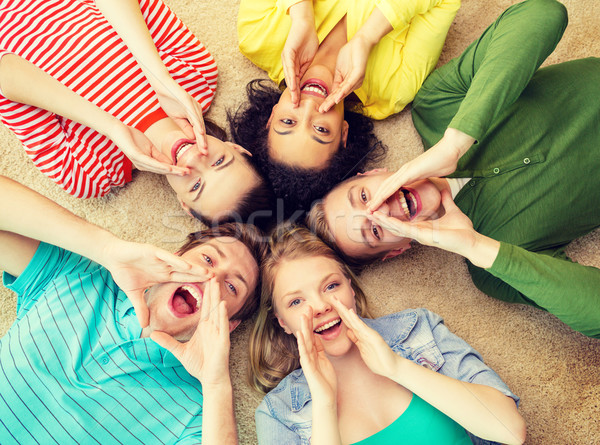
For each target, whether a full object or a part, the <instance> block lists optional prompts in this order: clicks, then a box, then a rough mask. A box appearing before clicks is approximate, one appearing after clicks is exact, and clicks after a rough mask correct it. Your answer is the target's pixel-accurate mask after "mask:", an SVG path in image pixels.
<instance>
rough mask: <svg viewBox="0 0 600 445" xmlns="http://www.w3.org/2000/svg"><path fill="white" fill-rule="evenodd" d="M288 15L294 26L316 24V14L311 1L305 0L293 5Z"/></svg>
mask: <svg viewBox="0 0 600 445" xmlns="http://www.w3.org/2000/svg"><path fill="white" fill-rule="evenodd" d="M288 14H289V16H290V18H291V19H292V24H294V23H310V24H311V26H314V24H315V12H314V9H313V5H312V1H310V0H303V1H300V2H298V3H295V4H293V5H292V6H290V7H289V9H288Z"/></svg>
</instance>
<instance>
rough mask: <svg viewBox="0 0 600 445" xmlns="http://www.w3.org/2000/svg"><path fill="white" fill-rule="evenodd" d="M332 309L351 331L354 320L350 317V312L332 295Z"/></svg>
mask: <svg viewBox="0 0 600 445" xmlns="http://www.w3.org/2000/svg"><path fill="white" fill-rule="evenodd" d="M331 301H332V303H333V307H334V308H335V310H336V311H337V313H338V315H339V316H340V318H341V319H342V321H343V322H344V324H345V325H346V327H347V328H349V329H353V328H354V327H355V323H356V322H355V320H354V319H353V318H352V316H351V312H350V310H349V309H348V308H347V307H346V305H344V304H343V303H342V302H341V301H340V300H338V298H337V297H336V296H335V295H334V296H333V298H332V300H331Z"/></svg>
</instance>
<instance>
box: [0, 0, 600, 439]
mask: <svg viewBox="0 0 600 445" xmlns="http://www.w3.org/2000/svg"><path fill="white" fill-rule="evenodd" d="M350 1H352V0H350ZM356 1H359V0H356ZM166 2H167V3H168V4H169V5H170V6H171V7H172V8H173V9H174V11H175V12H176V13H177V14H178V15H179V17H180V18H181V19H182V20H183V21H184V22H185V23H186V24H187V25H188V26H189V27H190V28H191V29H192V31H194V32H195V33H196V34H197V35H198V36H199V38H200V39H201V40H202V41H203V42H204V43H205V44H206V46H207V47H208V49H209V50H210V51H211V52H212V53H213V54H214V56H215V59H216V60H217V64H218V66H219V70H220V79H219V88H218V93H217V97H216V100H215V103H214V106H213V109H212V111H211V112H210V116H211V117H212V118H213V119H215V120H216V121H217V122H224V114H225V109H226V108H227V107H232V106H235V105H237V104H238V103H239V101H240V100H241V99H242V97H243V88H244V85H245V84H246V82H247V81H248V80H250V79H253V78H255V77H261V76H264V74H263V73H261V72H260V71H259V70H258V69H257V68H255V67H254V66H253V65H252V64H251V63H250V62H249V61H247V60H245V59H244V58H243V57H242V56H241V55H240V54H239V52H238V51H237V43H236V30H235V19H236V14H237V9H238V2H237V1H236V0H220V1H218V2H214V1H208V0H166ZM512 3H515V2H514V1H513V0H463V6H462V8H461V9H460V11H459V12H458V15H457V17H456V21H455V23H454V24H453V26H452V28H451V29H450V33H449V35H448V39H447V42H446V47H445V49H444V52H443V54H442V57H441V61H440V63H444V62H446V61H448V60H449V59H450V58H452V57H455V56H457V55H459V54H460V53H461V51H462V50H463V49H464V48H465V47H466V46H467V45H468V44H469V43H470V42H471V41H472V40H473V39H475V38H476V37H477V36H478V35H479V34H480V33H481V32H482V31H483V30H484V29H485V28H486V27H487V25H488V24H489V23H491V22H492V21H493V20H494V19H495V18H496V17H497V16H498V15H499V14H500V13H501V12H502V11H503V10H504V9H505V8H506V7H508V6H509V5H511V4H512ZM565 4H566V6H567V9H568V10H569V22H570V23H569V26H568V28H567V30H566V33H565V36H564V38H563V39H562V41H561V42H560V44H559V45H558V48H557V49H556V51H555V52H554V54H553V55H552V56H551V57H550V58H549V60H548V62H547V63H557V62H561V61H565V60H570V59H575V58H581V57H587V56H600V18H599V17H600V2H598V0H567V1H565ZM599 88H600V86H599ZM376 130H377V134H378V135H379V137H380V138H381V139H383V141H384V142H385V143H386V144H387V145H388V146H389V148H390V150H389V155H388V158H387V160H386V161H385V165H386V166H387V167H390V168H392V169H393V168H397V167H398V166H400V165H401V163H403V162H405V161H406V160H408V159H411V158H412V157H414V156H416V155H417V154H418V153H419V152H421V151H422V146H421V144H420V141H419V138H418V136H417V134H416V132H415V130H414V128H413V127H412V123H411V120H410V113H409V112H408V110H405V111H404V112H402V113H400V115H398V116H395V117H393V118H390V119H388V120H386V121H384V122H381V123H377V124H376ZM0 157H1V158H2V161H1V165H0V174H3V175H7V176H9V177H11V178H14V179H16V180H18V181H20V182H22V183H23V184H26V185H28V186H29V187H32V188H33V189H35V190H37V191H39V192H41V193H42V194H44V195H46V196H48V197H50V198H51V199H53V200H55V201H57V202H59V203H60V204H61V205H63V206H65V207H67V208H69V209H71V210H72V211H73V212H75V213H77V214H79V215H81V216H82V217H84V218H87V219H88V220H90V221H93V222H95V223H97V224H99V225H101V226H103V227H107V228H108V229H110V230H111V231H113V232H114V233H116V234H117V235H119V236H122V237H124V238H126V239H129V240H135V241H147V242H151V243H154V244H156V245H159V246H161V247H163V248H166V249H169V250H175V249H176V248H177V247H178V245H179V244H180V243H181V242H182V240H183V239H184V237H185V235H186V233H187V232H188V231H190V230H192V229H197V228H199V227H200V226H199V224H198V223H195V222H194V221H191V220H190V218H188V217H187V216H186V215H185V214H184V213H183V212H182V211H180V210H179V208H178V205H177V203H176V200H175V197H174V195H173V193H171V191H170V189H169V188H168V186H167V183H166V181H165V180H164V179H163V178H161V177H159V176H156V175H153V174H149V173H138V174H136V175H135V178H134V181H133V183H131V184H129V185H128V186H127V187H125V188H124V189H121V190H118V191H116V192H114V193H112V194H111V195H110V196H108V197H106V198H103V199H95V200H87V201H78V200H76V199H73V198H71V197H70V196H68V195H67V194H66V193H65V192H63V191H62V190H61V189H59V187H57V186H55V185H53V183H51V182H50V180H48V179H46V178H45V177H44V176H42V174H40V173H39V172H38V171H37V170H36V169H35V168H34V167H33V165H32V163H31V162H30V161H29V160H28V159H27V158H26V157H25V155H24V152H23V150H22V148H21V146H20V144H19V143H18V142H17V140H16V139H15V138H14V136H13V135H12V134H11V133H10V132H9V131H8V130H6V128H4V127H3V126H1V125H0ZM2 211H3V212H10V211H11V209H2ZM598 246H600V231H599V230H596V232H594V233H592V234H590V235H588V236H586V237H585V238H583V239H580V240H577V241H576V242H574V243H573V244H572V245H571V247H570V249H569V253H570V254H571V255H572V257H573V258H574V259H576V260H577V261H579V262H581V263H584V264H589V265H594V266H596V267H600V248H599V247H598ZM362 280H363V282H364V285H365V288H366V290H367V295H368V296H369V297H370V301H371V306H372V309H373V310H374V313H375V314H376V315H382V314H386V313H390V312H395V311H399V310H402V309H405V308H411V307H427V308H429V309H431V310H433V311H435V312H437V313H439V314H441V315H442V316H443V317H444V318H445V320H446V323H447V325H448V326H449V327H450V329H452V330H453V331H454V332H455V333H456V334H458V335H460V336H461V337H463V338H464V339H466V340H467V341H468V342H470V343H471V344H472V345H473V346H474V347H475V348H477V349H478V350H479V351H480V352H481V353H482V354H483V357H484V358H485V360H486V362H487V363H488V364H489V365H490V366H491V367H492V368H494V369H495V370H496V371H497V372H498V373H499V374H500V376H501V377H502V378H503V379H504V380H505V381H506V383H507V384H508V385H509V386H510V387H511V389H512V390H513V391H514V392H515V393H516V394H518V395H519V396H520V397H521V400H522V403H521V412H522V413H523V416H524V417H525V419H526V421H527V424H528V439H527V443H528V444H544V445H548V444H586V445H587V444H600V371H599V369H600V340H592V339H588V338H586V337H584V336H582V335H580V334H578V333H575V332H573V331H572V330H571V329H569V328H568V327H566V326H565V325H563V324H562V323H561V322H559V321H558V320H557V319H556V318H555V317H553V316H551V315H549V314H547V313H544V312H542V311H539V310H535V309H533V308H530V307H525V306H516V305H512V306H511V305H508V304H504V303H502V302H500V301H496V300H493V299H491V298H489V297H487V296H485V295H483V294H482V293H481V292H479V291H478V290H477V289H476V288H475V286H474V285H473V284H472V283H471V280H470V279H469V276H468V274H467V269H466V266H465V264H464V263H463V261H462V259H460V258H459V257H457V256H455V255H451V254H447V253H444V252H441V251H438V250H435V249H432V248H415V249H413V250H411V251H410V252H409V253H407V254H406V255H405V256H403V257H402V258H401V259H397V260H395V261H390V262H388V263H385V264H381V265H377V266H375V267H372V268H371V269H369V270H367V271H365V272H364V273H363V274H362ZM599 293H600V289H599ZM14 313H15V297H14V295H13V294H12V293H11V292H8V291H7V290H6V289H4V288H3V287H0V335H3V334H4V333H5V332H6V330H8V328H9V327H10V325H11V323H12V321H13V320H14ZM248 334H249V325H248V324H246V325H245V326H242V327H241V328H239V329H237V331H236V332H235V333H234V335H233V352H232V360H231V367H232V375H233V380H234V384H235V397H236V412H237V420H238V423H239V433H240V437H241V443H243V444H253V443H256V438H255V433H254V417H253V416H254V410H255V408H256V406H257V405H258V403H259V401H260V397H258V396H257V395H255V394H253V393H252V392H251V391H250V390H249V388H248V387H247V385H246V384H245V372H246V362H247V360H246V348H247V336H248Z"/></svg>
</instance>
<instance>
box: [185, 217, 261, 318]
mask: <svg viewBox="0 0 600 445" xmlns="http://www.w3.org/2000/svg"><path fill="white" fill-rule="evenodd" d="M220 237H230V238H235V239H236V240H238V241H240V242H241V243H242V244H244V246H246V247H247V248H248V250H249V251H250V254H251V255H252V257H253V258H254V259H255V260H256V264H257V265H258V269H259V270H260V268H261V265H262V262H263V260H264V257H265V254H266V251H267V245H266V242H265V237H264V235H263V233H262V232H261V231H260V230H259V229H257V228H256V227H254V226H252V225H249V224H241V223H227V224H222V225H220V226H215V227H211V228H208V229H205V230H200V231H199V232H194V233H190V234H189V235H188V238H187V241H186V242H185V244H184V245H183V246H181V248H180V249H179V251H178V252H177V253H178V254H179V255H182V254H184V253H185V252H187V251H189V250H192V249H193V248H194V247H198V246H200V245H202V244H204V243H207V242H209V241H210V240H212V239H215V238H220ZM257 289H260V276H259V277H258V280H257V284H256V288H255V289H252V292H251V293H250V295H248V298H247V299H246V301H245V302H244V305H243V306H242V307H241V308H240V309H239V310H238V311H237V312H236V313H235V314H233V315H232V316H230V317H229V319H230V320H240V321H244V320H246V319H248V318H250V317H251V316H252V314H254V312H256V309H257V308H258V300H259V299H258V298H257V292H256V291H257Z"/></svg>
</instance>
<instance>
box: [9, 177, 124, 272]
mask: <svg viewBox="0 0 600 445" xmlns="http://www.w3.org/2000/svg"><path fill="white" fill-rule="evenodd" d="M0 207H2V208H3V209H5V211H3V212H2V214H1V216H0V231H6V232H12V233H16V234H19V235H22V236H25V237H27V238H32V239H35V240H39V241H44V242H46V243H49V244H54V245H56V246H59V247H62V248H64V249H66V250H69V251H71V252H75V253H77V254H80V255H83V256H85V257H87V258H90V259H92V260H94V261H96V262H99V263H103V260H104V259H103V249H104V246H106V245H107V244H108V243H109V242H111V241H114V240H116V239H117V238H116V237H115V236H114V235H113V234H111V233H110V232H108V231H107V230H104V229H102V228H100V227H98V226H96V225H94V224H91V223H89V222H87V221H85V220H83V219H81V218H79V217H78V216H76V215H74V214H73V213H71V212H69V211H68V210H66V209H65V208H63V207H61V206H60V205H58V204H56V203H55V202H54V201H51V200H49V199H48V198H46V197H44V196H42V195H40V194H39V193H37V192H35V191H33V190H31V189H29V188H27V187H25V186H23V185H21V184H19V183H17V182H15V181H13V180H11V179H9V178H6V177H3V176H0Z"/></svg>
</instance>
